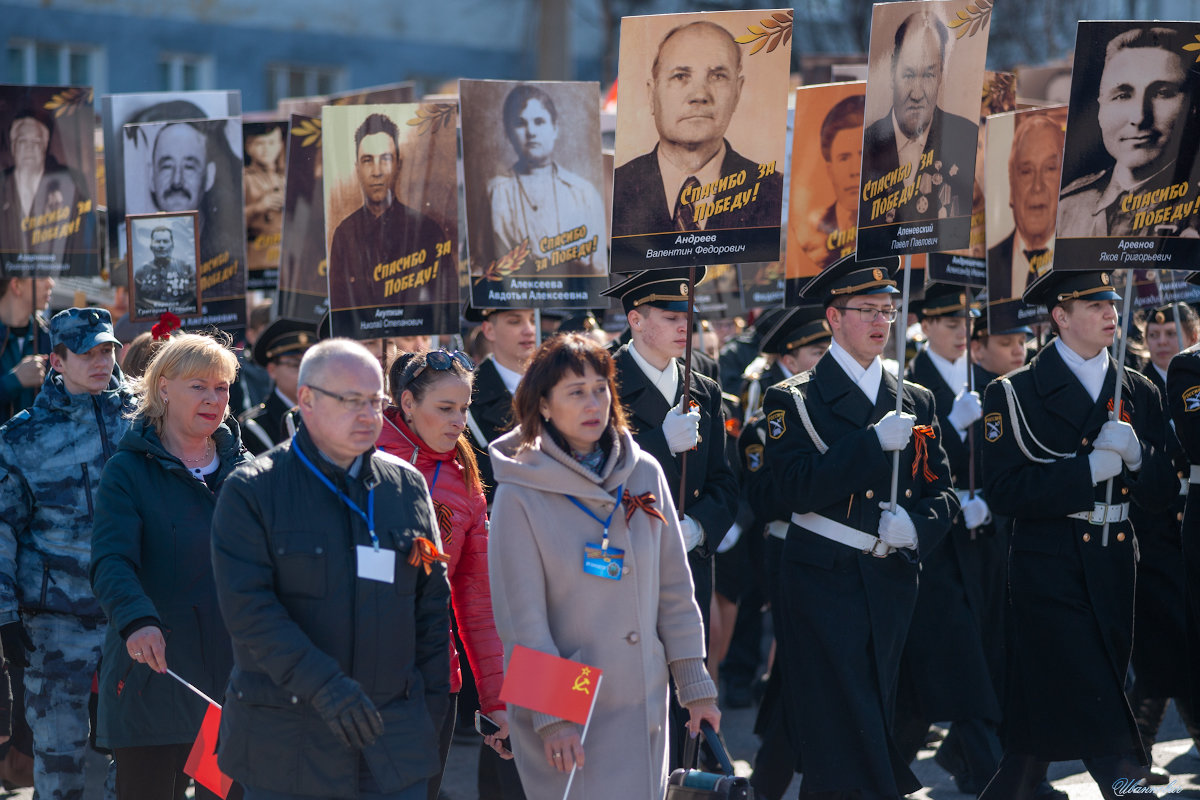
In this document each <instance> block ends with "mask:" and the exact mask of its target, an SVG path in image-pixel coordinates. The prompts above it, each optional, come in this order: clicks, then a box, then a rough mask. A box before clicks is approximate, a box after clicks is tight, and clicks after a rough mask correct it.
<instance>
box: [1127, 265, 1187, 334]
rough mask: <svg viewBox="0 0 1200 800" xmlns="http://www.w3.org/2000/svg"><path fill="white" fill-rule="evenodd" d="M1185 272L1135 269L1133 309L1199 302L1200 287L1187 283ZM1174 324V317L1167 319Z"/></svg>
mask: <svg viewBox="0 0 1200 800" xmlns="http://www.w3.org/2000/svg"><path fill="white" fill-rule="evenodd" d="M1190 274H1191V273H1190V272H1188V271H1186V270H1170V269H1135V270H1134V271H1133V286H1134V294H1133V307H1134V308H1135V309H1137V310H1141V309H1147V308H1157V307H1158V306H1165V305H1166V304H1167V303H1196V302H1200V286H1197V285H1195V284H1193V283H1189V282H1188V280H1187V278H1188V275H1190ZM1166 321H1168V322H1174V321H1175V320H1174V317H1171V318H1169V319H1167V320H1166Z"/></svg>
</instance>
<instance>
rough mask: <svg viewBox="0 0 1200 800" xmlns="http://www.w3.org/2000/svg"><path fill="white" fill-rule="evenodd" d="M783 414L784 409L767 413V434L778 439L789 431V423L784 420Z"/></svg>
mask: <svg viewBox="0 0 1200 800" xmlns="http://www.w3.org/2000/svg"><path fill="white" fill-rule="evenodd" d="M783 416H784V411H783V409H779V410H778V411H772V412H771V413H770V414H767V435H768V436H770V437H771V438H772V439H778V438H779V437H781V436H783V434H784V433H786V432H787V425H786V424H785V423H784V421H783Z"/></svg>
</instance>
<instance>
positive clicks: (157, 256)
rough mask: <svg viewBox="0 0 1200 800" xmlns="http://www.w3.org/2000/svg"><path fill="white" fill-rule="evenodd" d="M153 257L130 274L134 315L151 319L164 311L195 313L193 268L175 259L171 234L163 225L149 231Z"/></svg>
mask: <svg viewBox="0 0 1200 800" xmlns="http://www.w3.org/2000/svg"><path fill="white" fill-rule="evenodd" d="M150 252H151V253H152V254H153V256H154V257H153V258H152V259H151V260H150V261H148V262H146V263H145V264H142V265H141V266H140V267H138V268H137V270H135V271H134V273H133V284H134V290H135V291H134V293H133V296H134V306H135V308H136V310H137V316H140V317H155V316H157V315H158V314H161V313H162V312H164V311H170V312H172V313H174V314H195V313H196V311H197V310H198V309H197V307H196V306H197V303H196V265H195V264H194V263H190V259H189V260H186V261H185V260H183V259H180V258H175V256H174V252H175V234H174V232H172V230H171V229H170V228H169V227H167V226H166V225H159V226H157V227H156V228H154V229H153V230H152V231H150Z"/></svg>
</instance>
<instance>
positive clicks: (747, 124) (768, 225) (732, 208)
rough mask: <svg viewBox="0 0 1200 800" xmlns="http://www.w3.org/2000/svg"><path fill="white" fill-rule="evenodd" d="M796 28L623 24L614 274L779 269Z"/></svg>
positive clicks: (681, 19)
mask: <svg viewBox="0 0 1200 800" xmlns="http://www.w3.org/2000/svg"><path fill="white" fill-rule="evenodd" d="M792 17H793V13H792V11H791V10H790V9H779V10H756V11H722V12H713V13H696V14H667V15H659V16H643V17H625V18H624V19H623V20H621V52H620V58H619V65H618V73H619V78H618V80H619V85H620V94H619V99H618V103H617V131H616V156H615V163H616V171H615V174H614V178H613V205H612V208H613V219H612V250H611V261H612V269H613V271H615V272H630V271H634V270H640V269H655V268H660V267H662V268H665V267H679V266H689V265H701V264H711V263H713V262H714V261H726V260H733V261H738V262H740V263H750V262H756V261H778V260H779V239H780V226H781V222H782V219H781V217H782V203H783V170H782V165H783V161H784V150H785V147H786V138H787V133H786V115H787V99H788V98H787V91H788V70H789V67H790V63H791V50H792V48H791V34H792Z"/></svg>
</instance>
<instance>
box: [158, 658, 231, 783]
mask: <svg viewBox="0 0 1200 800" xmlns="http://www.w3.org/2000/svg"><path fill="white" fill-rule="evenodd" d="M167 674H168V675H170V676H171V677H172V678H174V679H175V680H177V681H179V682H180V683H182V684H183V685H184V686H186V687H187V688H188V689H190V690H192V691H193V692H195V693H196V694H198V695H200V696H201V697H202V698H204V701H205V702H206V703H208V708H207V709H206V710H205V712H204V720H203V721H202V722H201V723H200V732H199V733H197V734H196V741H195V743H194V744H193V745H192V751H191V752H190V753H188V757H187V761H185V762H184V764H183V773H184V774H185V775H187V776H189V777H191V778H192V779H194V780H195V781H196V783H198V784H200V785H201V786H203V787H204V788H205V789H208V790H209V791H210V792H213V793H214V794H216V795H217V796H218V797H220V798H221V800H225V798H226V797H227V796H228V795H229V789H230V788H231V787H232V786H233V778H230V777H229V776H228V775H226V774H225V773H223V772H221V768H220V767H219V766H217V735H218V734H219V733H220V730H221V707H220V706H219V705H217V701H215V700H213V699H212V698H211V697H209V696H208V695H206V694H205V693H204V692H202V691H200V690H199V689H197V688H196V687H195V686H193V685H192V684H190V683H188V682H187V681H186V680H184V679H183V678H181V677H179V675H177V674H176V673H174V672H173V671H171V670H167Z"/></svg>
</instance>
